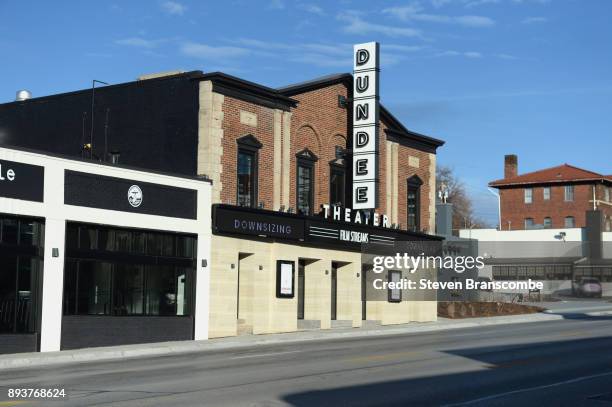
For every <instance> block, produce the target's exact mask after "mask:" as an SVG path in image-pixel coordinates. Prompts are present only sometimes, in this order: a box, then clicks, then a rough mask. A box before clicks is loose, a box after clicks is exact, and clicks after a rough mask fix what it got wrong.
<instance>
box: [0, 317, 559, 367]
mask: <svg viewBox="0 0 612 407" xmlns="http://www.w3.org/2000/svg"><path fill="white" fill-rule="evenodd" d="M562 319H564V318H563V315H558V314H545V313H538V314H528V315H510V316H499V317H487V318H486V319H485V318H481V319H478V320H460V321H458V322H455V321H456V320H452V322H447V321H449V320H439V321H436V322H424V323H420V324H419V323H412V324H406V325H402V326H397V327H390V328H387V327H382V328H380V329H369V330H356V329H358V328H353V329H347V330H344V331H341V332H339V331H313V332H312V333H310V332H308V333H305V332H301V333H300V334H301V335H302V336H299V337H291V336H289V335H292V334H294V333H286V334H270V335H256V336H254V337H252V338H253V339H252V340H248V341H247V340H236V339H234V338H235V337H232V338H220V339H210V340H202V341H179V342H159V343H149V344H138V345H123V346H112V347H101V348H87V349H79V350H70V351H58V352H45V353H40V352H35V353H21V354H19V353H17V354H11V355H0V369H3V370H5V369H20V368H28V367H39V366H52V365H62V364H76V363H84V362H93V361H95V362H102V361H113V360H118V359H126V358H138V357H151V356H164V355H172V354H181V353H193V352H207V351H215V350H230V349H244V348H251V347H253V346H264V345H275V344H295V343H300V342H314V341H325V340H333V339H347V338H365V337H376V336H388V335H400V334H412V333H414V334H417V333H427V332H440V331H446V330H452V329H462V328H476V327H481V326H492V325H505V324H521V323H532V322H544V321H558V320H562ZM238 338H244V337H238ZM250 338H251V337H249V339H250Z"/></svg>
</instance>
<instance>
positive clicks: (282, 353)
mask: <svg viewBox="0 0 612 407" xmlns="http://www.w3.org/2000/svg"><path fill="white" fill-rule="evenodd" d="M298 352H301V350H290V351H286V352H273V353H257V354H255V355H242V356H233V357H231V358H230V359H246V358H264V357H266V356H277V355H286V354H289V353H298Z"/></svg>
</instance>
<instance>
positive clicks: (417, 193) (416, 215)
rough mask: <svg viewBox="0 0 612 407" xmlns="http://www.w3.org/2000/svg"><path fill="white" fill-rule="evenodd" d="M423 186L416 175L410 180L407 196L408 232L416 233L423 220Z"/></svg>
mask: <svg viewBox="0 0 612 407" xmlns="http://www.w3.org/2000/svg"><path fill="white" fill-rule="evenodd" d="M421 185H423V181H421V179H420V178H419V177H418V176H416V175H414V176H412V177H410V178H409V179H408V188H407V195H406V212H407V214H408V219H407V222H406V224H407V226H408V230H411V231H413V232H416V231H418V230H419V228H420V222H421V220H420V218H421V203H420V201H421Z"/></svg>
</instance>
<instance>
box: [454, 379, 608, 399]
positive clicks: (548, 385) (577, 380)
mask: <svg viewBox="0 0 612 407" xmlns="http://www.w3.org/2000/svg"><path fill="white" fill-rule="evenodd" d="M611 375H612V372H607V373H600V374H594V375H590V376H581V377H576V378H574V379H569V380H564V381H562V382H557V383H551V384H544V385H542V386H535V387H528V388H525V389H518V390H512V391H507V392H505V393H497V394H492V395H490V396H486V397H480V398H477V399H473V400H468V401H462V402H460V403H451V404H445V405H444V406H443V407H452V406H469V405H470V404H476V403H481V402H483V401H488V400H493V399H498V398H500V397H506V396H511V395H513V394H520V393H527V392H530V391H534V390H542V389H549V388H551V387H558V386H563V385H564V384H573V383H579V382H583V381H585V380H591V379H597V378H599V377H604V376H611Z"/></svg>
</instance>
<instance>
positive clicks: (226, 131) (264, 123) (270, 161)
mask: <svg viewBox="0 0 612 407" xmlns="http://www.w3.org/2000/svg"><path fill="white" fill-rule="evenodd" d="M338 95H342V96H344V97H347V98H348V97H349V92H348V89H347V87H346V84H344V83H336V84H332V85H330V86H324V87H321V88H318V89H315V90H312V91H307V92H304V93H300V94H296V95H292V96H291V97H292V98H293V99H295V100H297V101H298V105H297V107H296V108H293V109H291V114H288V115H287V114H280V113H279V112H278V111H277V116H276V117H277V118H278V119H277V120H280V122H279V123H276V130H275V109H272V108H268V107H263V106H260V105H258V104H256V103H251V102H246V101H243V100H240V99H237V98H234V97H229V96H225V97H224V99H223V104H222V110H223V119H222V124H221V128H222V130H223V138H222V149H221V152H222V156H221V164H222V165H221V167H222V169H221V174H220V184H221V191H220V200H221V202H224V203H236V188H237V185H236V184H237V178H236V161H237V143H236V140H237V139H238V138H240V137H243V136H245V135H248V134H251V135H253V136H254V137H256V138H257V140H258V141H259V142H261V143H262V144H263V146H262V148H261V149H260V150H259V170H258V197H257V202H263V203H264V205H265V208H268V209H275V210H276V209H278V207H279V206H280V205H279V203H282V202H284V203H285V204H286V207H293V208H295V207H296V165H297V159H296V154H297V153H298V152H300V151H302V150H304V149H306V148H307V149H309V150H310V151H312V152H313V153H314V154H315V155H316V156H317V157H318V160H317V162H316V163H315V182H314V208H315V211H316V210H318V208H320V206H321V205H322V204H324V203H329V201H330V191H329V187H330V184H329V182H330V161H332V160H334V159H336V147H337V146H339V147H341V148H343V149H345V148H347V137H350V135H347V132H348V131H349V128H350V126H349V123H348V120H349V114H350V112H349V111H348V110H347V109H346V108H343V107H339V106H338ZM245 112H247V113H245ZM241 117H243V120H242V121H241ZM245 117H246V118H248V121H247V120H245V119H244V118H245ZM253 117H255V118H256V120H255V121H254V120H253ZM286 121H290V123H286ZM253 124H255V125H253ZM386 128H387V124H386V123H383V122H381V131H380V138H379V152H380V161H379V179H380V187H379V188H380V189H379V207H378V208H377V210H378V211H379V212H381V213H386V214H388V215H389V216H390V218H391V219H392V222H393V223H399V224H400V225H401V227H402V228H404V229H405V228H406V225H407V207H406V199H407V180H408V179H409V178H410V177H412V176H414V175H417V176H418V177H419V178H420V179H421V181H422V186H421V190H420V230H425V231H428V232H430V233H433V227H432V225H433V221H434V216H435V214H434V213H433V212H434V211H433V208H434V199H435V195H434V191H433V188H435V160H434V154H435V153H434V154H432V153H431V152H426V151H421V150H419V149H417V148H413V147H409V146H406V145H403V144H400V143H398V142H397V141H389V140H388V138H387V136H386V134H385V130H386ZM289 129H290V130H289ZM275 131H276V132H279V131H280V132H281V133H280V136H279V135H278V134H277V138H276V144H275ZM281 137H282V143H286V142H287V141H289V146H288V147H289V148H288V155H289V162H290V165H289V168H288V169H283V171H280V170H279V168H281V167H280V164H278V163H276V162H277V161H278V157H280V156H284V155H286V154H287V152H283V153H282V154H281V153H279V152H278V151H277V152H276V153H275V148H277V149H282V148H283V146H284V144H283V145H282V146H281V145H280V144H279V143H280V141H279V140H280V139H281ZM388 148H391V149H394V151H393V152H391V151H388ZM388 155H389V158H390V157H391V155H392V156H393V157H394V158H393V159H392V160H391V161H390V160H388ZM393 160H395V161H393ZM275 163H276V167H275ZM389 163H391V165H393V166H394V167H393V174H392V176H391V177H388V176H387V172H388V171H389V169H388V168H387V166H388V165H389ZM346 165H347V166H348V168H347V176H348V173H349V172H350V165H351V163H350V162H346ZM280 172H282V174H280ZM283 178H288V183H289V191H288V197H283V198H282V199H281V197H279V195H280V192H279V189H280V185H281V184H282V183H284V182H286V181H285V180H283ZM389 180H390V181H389ZM275 182H276V183H277V187H276V190H275V187H274V185H275ZM389 182H391V183H392V184H394V185H391V186H389V185H387V184H388V183H389ZM348 188H350V186H347V189H348ZM275 194H276V195H277V196H276V199H275ZM283 195H285V192H283ZM287 198H288V199H287Z"/></svg>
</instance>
